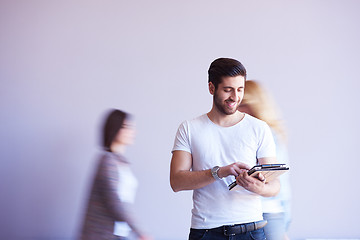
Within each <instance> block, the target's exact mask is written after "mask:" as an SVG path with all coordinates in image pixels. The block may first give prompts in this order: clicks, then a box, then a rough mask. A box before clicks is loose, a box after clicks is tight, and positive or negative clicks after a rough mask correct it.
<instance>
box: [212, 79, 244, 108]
mask: <svg viewBox="0 0 360 240" xmlns="http://www.w3.org/2000/svg"><path fill="white" fill-rule="evenodd" d="M211 85H212V84H211ZM211 85H210V92H211V93H212V94H213V95H214V104H215V107H216V108H217V109H218V110H219V112H221V113H223V114H225V115H232V114H234V113H235V112H236V111H237V109H238V107H239V105H240V103H241V100H242V99H243V97H244V85H245V78H244V77H243V76H236V77H223V79H222V82H221V83H220V84H219V85H218V88H217V89H216V91H215V89H214V85H212V86H211ZM212 87H213V89H211V88H212ZM212 90H213V91H212Z"/></svg>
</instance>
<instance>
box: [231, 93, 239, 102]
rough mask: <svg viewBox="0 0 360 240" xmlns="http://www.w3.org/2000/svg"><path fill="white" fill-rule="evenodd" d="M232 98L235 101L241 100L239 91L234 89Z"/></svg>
mask: <svg viewBox="0 0 360 240" xmlns="http://www.w3.org/2000/svg"><path fill="white" fill-rule="evenodd" d="M231 98H232V100H233V101H236V102H237V101H239V99H240V93H239V92H238V91H233V93H232V95H231Z"/></svg>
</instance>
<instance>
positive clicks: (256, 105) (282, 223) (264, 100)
mask: <svg viewBox="0 0 360 240" xmlns="http://www.w3.org/2000/svg"><path fill="white" fill-rule="evenodd" d="M239 111H240V112H245V113H248V114H250V115H252V116H253V117H256V118H258V119H261V120H263V121H265V122H266V123H267V124H268V125H269V126H270V128H271V129H272V132H273V136H274V140H275V144H276V155H277V161H278V163H285V164H289V161H288V154H287V146H286V131H285V129H284V126H283V123H282V121H281V119H280V117H279V114H278V110H277V109H276V107H275V103H274V101H273V100H272V99H271V98H270V96H269V95H268V94H267V93H266V91H265V89H264V88H263V87H262V86H261V85H260V84H259V83H258V82H256V81H252V80H248V81H246V83H245V93H244V98H243V100H242V102H241V104H240V106H239ZM279 179H280V183H281V189H280V192H279V194H278V195H277V196H275V197H270V198H262V203H263V217H264V219H265V220H267V221H268V224H267V225H266V226H265V228H264V232H265V235H266V239H267V240H282V239H288V237H287V235H286V232H287V230H288V227H289V224H290V220H291V218H290V195H291V193H290V182H289V173H285V174H283V175H281V176H280V177H279Z"/></svg>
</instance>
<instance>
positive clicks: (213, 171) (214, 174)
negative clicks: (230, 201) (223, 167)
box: [211, 166, 220, 180]
mask: <svg viewBox="0 0 360 240" xmlns="http://www.w3.org/2000/svg"><path fill="white" fill-rule="evenodd" d="M219 169H220V167H219V166H215V167H213V168H212V169H211V174H212V175H213V177H214V178H215V179H216V180H220V178H219V176H218V174H217V172H218V171H219Z"/></svg>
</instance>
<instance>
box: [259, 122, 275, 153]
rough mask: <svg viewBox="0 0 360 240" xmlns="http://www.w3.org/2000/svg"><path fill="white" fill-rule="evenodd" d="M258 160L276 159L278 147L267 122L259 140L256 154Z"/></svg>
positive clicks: (263, 126)
mask: <svg viewBox="0 0 360 240" xmlns="http://www.w3.org/2000/svg"><path fill="white" fill-rule="evenodd" d="M256 157H257V158H264V157H276V146H275V142H274V137H273V135H272V132H271V129H270V127H269V125H267V124H266V123H265V122H264V123H263V125H262V131H261V134H260V138H259V147H258V150H257V153H256Z"/></svg>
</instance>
